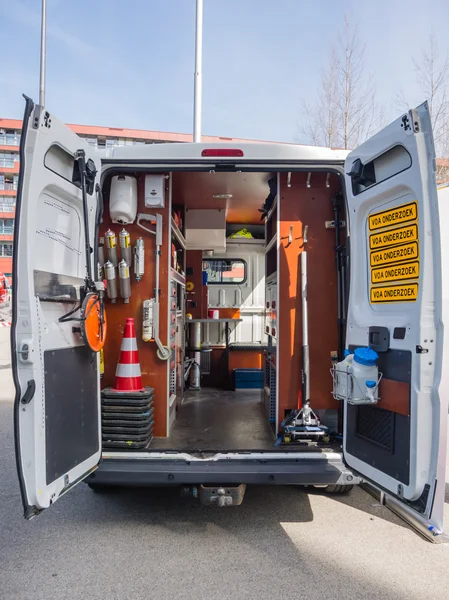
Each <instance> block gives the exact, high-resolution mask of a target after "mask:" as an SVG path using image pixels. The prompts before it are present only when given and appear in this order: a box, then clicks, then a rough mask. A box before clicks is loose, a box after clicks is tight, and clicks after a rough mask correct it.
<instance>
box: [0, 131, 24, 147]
mask: <svg viewBox="0 0 449 600" xmlns="http://www.w3.org/2000/svg"><path fill="white" fill-rule="evenodd" d="M20 137H21V136H20V134H18V133H3V134H0V146H20Z"/></svg>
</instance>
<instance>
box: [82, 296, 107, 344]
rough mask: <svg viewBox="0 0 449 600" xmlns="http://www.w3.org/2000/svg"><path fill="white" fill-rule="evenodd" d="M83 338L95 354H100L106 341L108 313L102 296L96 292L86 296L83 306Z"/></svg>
mask: <svg viewBox="0 0 449 600" xmlns="http://www.w3.org/2000/svg"><path fill="white" fill-rule="evenodd" d="M80 312H81V336H82V338H83V340H84V341H85V342H86V344H87V345H88V346H89V348H90V349H91V350H93V351H94V352H99V351H100V350H101V349H102V348H103V346H104V343H105V341H106V333H107V321H106V311H105V308H104V304H103V302H102V300H101V299H100V296H99V295H98V294H97V293H95V292H89V293H88V294H86V296H85V298H84V300H83V302H82V304H81V309H80Z"/></svg>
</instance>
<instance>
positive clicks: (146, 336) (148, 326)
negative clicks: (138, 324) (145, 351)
mask: <svg viewBox="0 0 449 600" xmlns="http://www.w3.org/2000/svg"><path fill="white" fill-rule="evenodd" d="M153 303H154V298H150V299H148V300H144V301H143V304H142V339H143V341H144V342H150V341H151V340H152V339H153Z"/></svg>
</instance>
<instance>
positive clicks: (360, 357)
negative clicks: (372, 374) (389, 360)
mask: <svg viewBox="0 0 449 600" xmlns="http://www.w3.org/2000/svg"><path fill="white" fill-rule="evenodd" d="M378 358H379V356H378V354H377V352H374V350H371V348H356V349H355V350H354V360H355V362H357V363H359V365H365V367H372V366H374V365H375V364H376V360H377V359H378Z"/></svg>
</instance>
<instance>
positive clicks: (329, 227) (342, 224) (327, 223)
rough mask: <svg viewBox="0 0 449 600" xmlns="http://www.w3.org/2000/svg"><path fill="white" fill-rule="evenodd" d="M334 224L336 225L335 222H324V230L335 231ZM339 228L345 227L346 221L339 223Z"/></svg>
mask: <svg viewBox="0 0 449 600" xmlns="http://www.w3.org/2000/svg"><path fill="white" fill-rule="evenodd" d="M336 224H337V221H325V222H324V226H325V227H326V229H335V226H336ZM339 227H341V228H343V227H346V221H339Z"/></svg>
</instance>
